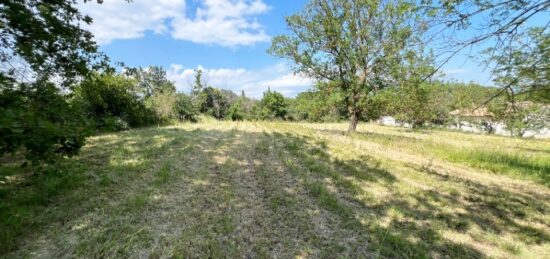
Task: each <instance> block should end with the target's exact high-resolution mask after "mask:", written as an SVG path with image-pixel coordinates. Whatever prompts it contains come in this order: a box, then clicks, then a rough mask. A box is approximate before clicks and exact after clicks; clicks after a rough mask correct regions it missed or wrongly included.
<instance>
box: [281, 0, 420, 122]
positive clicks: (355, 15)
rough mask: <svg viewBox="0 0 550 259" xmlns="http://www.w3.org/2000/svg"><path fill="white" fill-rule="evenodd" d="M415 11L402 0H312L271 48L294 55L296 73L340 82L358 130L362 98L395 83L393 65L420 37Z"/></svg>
mask: <svg viewBox="0 0 550 259" xmlns="http://www.w3.org/2000/svg"><path fill="white" fill-rule="evenodd" d="M415 11H416V8H415V5H414V4H413V2H407V1H401V0H392V1H378V0H369V1H361V0H353V1H348V0H335V1H325V0H311V1H310V2H309V3H308V4H307V6H306V7H305V9H304V10H303V11H302V12H300V13H299V14H295V15H292V16H290V17H287V26H288V28H289V30H290V31H291V34H290V35H282V36H276V37H274V38H273V43H272V46H271V49H270V53H272V54H274V55H275V56H278V57H282V58H287V59H289V60H291V61H292V62H293V63H294V64H295V67H294V69H295V71H296V72H299V73H303V74H305V75H308V76H310V77H313V78H316V79H319V80H328V81H332V82H337V83H336V84H335V87H338V88H339V89H340V90H341V92H342V93H343V94H345V95H344V98H345V99H344V100H345V105H346V108H347V109H348V112H349V115H350V127H349V131H354V130H355V128H356V126H357V122H358V120H359V118H360V117H361V115H362V114H361V113H362V112H364V111H363V110H362V109H361V108H363V107H360V105H359V103H360V101H361V99H362V98H367V96H370V95H374V94H376V92H377V91H378V90H379V89H382V88H384V87H385V86H387V85H389V84H391V81H392V74H391V73H390V70H391V68H392V67H393V66H395V65H396V64H398V63H399V62H400V60H401V58H400V55H401V53H402V52H403V50H404V49H406V48H407V47H408V46H409V45H412V44H414V43H415V42H416V41H417V39H416V37H420V36H421V34H422V31H423V30H424V28H422V26H421V25H422V24H421V23H419V20H418V18H419V17H420V16H419V15H418V14H415ZM389 24H391V26H388V25H389ZM364 103H368V101H367V102H364Z"/></svg>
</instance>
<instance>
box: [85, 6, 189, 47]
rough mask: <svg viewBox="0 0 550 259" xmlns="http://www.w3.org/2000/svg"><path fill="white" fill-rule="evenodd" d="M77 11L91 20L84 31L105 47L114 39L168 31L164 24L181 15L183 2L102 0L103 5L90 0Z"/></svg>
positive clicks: (139, 36)
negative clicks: (91, 22)
mask: <svg viewBox="0 0 550 259" xmlns="http://www.w3.org/2000/svg"><path fill="white" fill-rule="evenodd" d="M79 9H80V11H81V12H82V13H83V14H87V15H89V16H90V17H92V18H93V20H94V21H93V24H92V25H91V26H89V27H88V29H89V30H90V31H91V32H92V33H93V34H94V36H95V38H96V40H97V41H98V42H99V43H100V44H108V43H109V42H111V41H112V40H115V39H135V38H141V37H143V36H144V34H145V32H146V31H152V32H155V33H165V32H167V31H169V27H168V26H167V21H168V20H169V19H173V18H174V17H179V16H180V14H182V13H184V12H185V0H157V1H148V0H135V1H133V2H131V3H128V2H126V1H122V0H105V1H104V2H103V4H96V2H95V1H90V2H88V3H81V4H80V5H79Z"/></svg>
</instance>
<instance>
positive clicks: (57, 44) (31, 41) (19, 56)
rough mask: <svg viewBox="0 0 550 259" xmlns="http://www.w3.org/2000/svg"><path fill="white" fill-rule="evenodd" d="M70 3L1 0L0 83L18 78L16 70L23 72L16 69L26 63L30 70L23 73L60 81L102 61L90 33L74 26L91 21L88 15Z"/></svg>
mask: <svg viewBox="0 0 550 259" xmlns="http://www.w3.org/2000/svg"><path fill="white" fill-rule="evenodd" d="M84 2H89V0H84ZM98 2H102V1H99V0H98ZM76 3H77V1H76V0H26V1H22V0H5V1H2V4H1V5H0V61H1V63H2V65H3V69H2V70H1V71H0V83H1V82H6V80H8V79H13V80H15V79H19V78H20V77H18V74H19V75H20V74H21V73H24V72H22V71H18V70H19V69H20V68H21V66H27V65H28V66H29V67H30V70H31V72H33V73H32V74H31V75H28V77H27V78H26V79H31V78H38V79H41V80H47V79H49V78H50V77H52V76H58V77H60V78H61V79H62V81H61V82H62V84H63V85H64V86H68V85H70V84H71V83H73V82H74V81H75V80H76V79H78V78H79V77H81V76H84V75H86V74H87V73H88V72H89V71H90V70H91V69H96V68H103V67H106V65H107V61H108V60H107V57H106V56H105V55H104V54H103V53H101V52H99V51H98V46H97V44H96V43H95V42H94V40H93V35H92V34H91V33H90V32H89V31H86V30H84V29H83V28H82V27H81V26H80V25H81V24H91V23H92V18H90V17H89V16H85V15H82V14H80V12H79V11H78V9H77V8H76ZM18 63H19V64H18ZM3 86H4V87H6V85H3Z"/></svg>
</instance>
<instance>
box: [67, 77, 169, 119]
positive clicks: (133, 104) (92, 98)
mask: <svg viewBox="0 0 550 259" xmlns="http://www.w3.org/2000/svg"><path fill="white" fill-rule="evenodd" d="M136 88H137V86H136V83H135V81H134V80H132V79H129V78H126V77H124V76H122V75H116V74H112V73H105V74H95V75H92V76H91V77H90V78H88V79H86V80H84V81H83V82H82V83H81V84H80V85H79V86H78V87H77V88H76V90H75V92H76V99H75V102H77V103H80V105H82V107H83V109H84V111H85V112H86V115H87V116H88V117H89V118H90V119H92V120H94V121H95V122H96V125H97V126H98V127H99V129H100V130H110V129H109V128H110V127H111V126H113V124H109V123H110V122H112V118H117V119H118V120H120V121H121V125H124V124H127V125H128V126H129V127H141V126H147V125H151V124H155V123H158V122H160V120H159V117H158V116H157V115H156V114H155V111H154V110H152V109H150V108H147V107H146V105H145V103H144V101H143V100H142V99H140V97H139V96H138V95H137V94H136ZM105 122H109V123H107V124H105ZM104 127H105V128H104ZM115 128H116V127H115Z"/></svg>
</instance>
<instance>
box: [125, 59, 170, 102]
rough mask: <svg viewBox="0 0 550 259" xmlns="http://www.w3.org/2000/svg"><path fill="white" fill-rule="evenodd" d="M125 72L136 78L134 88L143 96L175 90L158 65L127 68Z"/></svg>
mask: <svg viewBox="0 0 550 259" xmlns="http://www.w3.org/2000/svg"><path fill="white" fill-rule="evenodd" d="M126 74H127V75H129V76H131V77H133V78H135V79H136V81H137V82H138V85H137V86H138V89H136V90H137V92H138V93H140V94H142V95H143V96H144V97H145V98H148V97H151V96H153V95H156V94H174V93H175V92H176V86H175V85H174V83H173V82H171V81H170V80H168V77H167V75H166V70H164V68H162V67H160V66H150V67H147V68H141V67H140V68H129V69H128V71H127V72H126Z"/></svg>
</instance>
